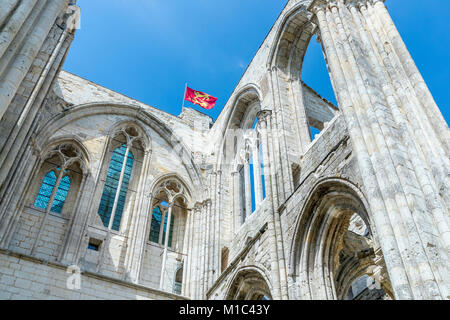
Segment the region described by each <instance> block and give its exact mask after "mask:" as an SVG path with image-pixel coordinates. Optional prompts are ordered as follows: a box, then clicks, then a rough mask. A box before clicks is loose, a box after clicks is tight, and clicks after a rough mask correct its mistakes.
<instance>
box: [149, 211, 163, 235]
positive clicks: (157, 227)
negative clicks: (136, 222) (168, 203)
mask: <svg viewBox="0 0 450 320" xmlns="http://www.w3.org/2000/svg"><path fill="white" fill-rule="evenodd" d="M162 217H163V213H162V211H161V209H160V207H159V206H156V207H155V208H154V209H153V213H152V222H151V227H150V237H149V240H150V241H151V242H154V243H160V238H159V235H160V234H161V221H162Z"/></svg>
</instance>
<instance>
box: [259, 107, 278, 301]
mask: <svg viewBox="0 0 450 320" xmlns="http://www.w3.org/2000/svg"><path fill="white" fill-rule="evenodd" d="M271 114H272V111H270V110H263V111H260V112H258V114H257V117H258V121H259V124H260V127H259V130H260V134H261V139H262V149H263V162H264V179H265V183H266V197H267V199H268V202H269V203H271V204H272V206H270V209H269V210H270V212H271V217H270V219H269V220H268V222H267V232H268V234H269V237H270V240H271V241H270V249H269V254H270V269H271V272H272V275H273V292H272V295H273V299H276V300H277V299H282V298H283V294H282V292H281V280H280V266H279V255H278V242H277V233H276V230H275V214H277V211H276V209H275V204H274V201H273V199H274V195H275V194H276V190H275V188H274V186H275V185H276V183H277V180H276V178H275V175H274V171H273V170H274V166H273V162H272V161H273V156H272V157H271V156H270V154H271V152H270V149H271V148H270V143H269V139H270V138H269V137H270V129H269V128H270V117H271Z"/></svg>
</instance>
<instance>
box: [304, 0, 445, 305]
mask: <svg viewBox="0 0 450 320" xmlns="http://www.w3.org/2000/svg"><path fill="white" fill-rule="evenodd" d="M349 8H350V10H352V11H353V15H355V14H357V15H359V13H358V12H355V11H354V10H355V8H354V7H352V5H351V4H350V7H347V4H346V3H344V2H343V1H342V0H339V1H328V2H327V1H324V0H315V1H314V2H313V3H312V5H311V6H310V10H312V11H313V12H314V13H315V14H316V17H317V22H318V25H319V27H320V32H321V39H322V45H323V49H324V52H325V55H326V57H327V61H328V63H329V67H330V71H331V78H332V81H333V84H334V88H336V91H337V92H336V93H337V97H338V101H339V106H340V109H341V110H342V113H343V115H344V118H345V120H346V122H347V127H348V129H349V132H350V137H351V139H352V145H353V147H354V150H355V153H356V155H357V159H358V164H359V167H360V172H361V175H362V177H363V179H364V188H365V191H366V195H367V197H368V201H369V204H370V208H371V211H372V215H373V220H374V223H375V226H376V230H377V232H378V237H379V240H380V244H381V247H382V250H383V253H384V255H385V260H386V265H387V266H388V271H389V274H390V279H391V281H392V287H393V291H394V293H395V296H396V297H397V298H399V299H413V298H415V299H427V298H439V297H442V296H446V292H448V290H447V288H446V285H439V283H440V282H441V281H440V279H439V278H440V277H443V278H444V279H445V277H448V276H446V275H445V272H442V271H440V270H441V266H439V265H438V264H435V263H432V262H431V261H430V259H432V258H429V256H430V254H431V250H430V249H428V248H427V249H424V248H426V246H424V244H425V243H426V242H428V243H433V244H432V247H439V246H440V245H439V243H438V242H436V241H435V240H432V239H430V238H429V237H428V235H427V234H424V233H423V232H421V231H420V230H421V228H425V226H426V228H427V229H428V230H429V232H434V231H432V230H433V229H434V227H433V222H432V221H431V220H430V215H429V214H428V215H427V214H424V212H423V210H424V206H423V205H422V204H421V203H422V201H423V196H422V195H421V194H420V192H419V193H416V192H411V191H410V190H411V189H409V187H408V185H407V184H408V183H409V184H411V183H412V184H413V185H414V187H413V188H417V187H419V186H418V183H417V180H416V177H415V176H414V175H415V174H419V175H420V172H414V170H413V172H411V171H408V170H404V169H403V168H405V167H406V168H408V167H410V165H409V163H410V162H411V159H410V158H409V157H410V156H411V154H412V152H413V148H412V145H411V144H410V142H409V140H408V139H409V138H408V136H407V134H405V132H403V130H402V131H399V129H398V128H401V121H402V119H401V116H400V115H399V114H398V111H397V109H396V108H397V107H396V105H395V103H393V101H391V100H390V99H389V98H388V96H389V95H388V92H387V91H384V90H386V86H388V85H389V84H388V83H385V81H383V78H382V76H380V74H377V67H374V63H375V65H378V64H380V62H378V61H376V60H374V59H373V57H375V56H373V54H375V55H376V54H379V53H376V52H375V53H374V49H373V48H371V47H370V46H368V44H369V43H368V42H367V41H365V38H364V32H365V31H364V29H366V28H360V29H358V27H357V24H358V19H354V18H353V17H352V14H351V13H350V10H349ZM331 30H333V32H331ZM358 31H359V32H358ZM370 57H372V59H373V61H375V62H372V61H370ZM384 94H386V96H385V95H384ZM413 161H414V160H413ZM419 189H420V187H419ZM425 210H426V209H425ZM419 217H420V218H419ZM418 219H421V221H422V222H419V221H418ZM427 220H428V221H427ZM425 239H427V241H424V240H425ZM429 241H431V242H429ZM419 243H422V245H417V244H419ZM426 250H427V251H429V253H428V256H427V253H426ZM439 250H440V249H437V251H439ZM443 256H446V254H443ZM433 269H434V271H433ZM435 272H438V274H439V273H440V275H434V274H435Z"/></svg>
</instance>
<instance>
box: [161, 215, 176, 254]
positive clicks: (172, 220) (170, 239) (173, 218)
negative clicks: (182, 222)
mask: <svg viewBox="0 0 450 320" xmlns="http://www.w3.org/2000/svg"><path fill="white" fill-rule="evenodd" d="M168 216H169V214H166V215H165V217H164V229H163V237H162V245H165V241H166V229H167V218H168ZM174 222H175V217H174V215H173V214H172V217H171V218H170V229H169V247H171V246H172V236H173V226H174Z"/></svg>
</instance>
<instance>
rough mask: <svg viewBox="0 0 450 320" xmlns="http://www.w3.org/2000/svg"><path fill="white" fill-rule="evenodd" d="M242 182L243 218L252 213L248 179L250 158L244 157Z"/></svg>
mask: <svg viewBox="0 0 450 320" xmlns="http://www.w3.org/2000/svg"><path fill="white" fill-rule="evenodd" d="M244 177H245V178H244V180H245V181H244V183H245V220H247V218H248V217H249V216H250V215H251V214H252V185H251V181H250V159H249V157H248V155H246V156H245V158H244Z"/></svg>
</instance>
